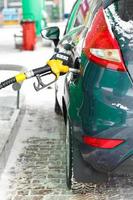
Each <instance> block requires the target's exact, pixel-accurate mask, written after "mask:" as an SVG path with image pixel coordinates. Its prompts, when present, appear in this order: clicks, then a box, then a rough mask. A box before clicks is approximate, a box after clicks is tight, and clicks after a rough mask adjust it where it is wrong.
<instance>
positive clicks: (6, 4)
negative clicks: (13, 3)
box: [4, 0, 8, 8]
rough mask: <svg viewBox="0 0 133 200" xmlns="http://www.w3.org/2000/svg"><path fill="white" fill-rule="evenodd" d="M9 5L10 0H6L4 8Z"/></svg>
mask: <svg viewBox="0 0 133 200" xmlns="http://www.w3.org/2000/svg"><path fill="white" fill-rule="evenodd" d="M7 7H8V0H4V8H7Z"/></svg>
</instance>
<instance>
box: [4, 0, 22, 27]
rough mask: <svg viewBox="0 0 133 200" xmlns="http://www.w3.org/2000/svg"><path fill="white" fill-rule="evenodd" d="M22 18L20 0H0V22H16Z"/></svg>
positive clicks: (7, 23)
mask: <svg viewBox="0 0 133 200" xmlns="http://www.w3.org/2000/svg"><path fill="white" fill-rule="evenodd" d="M21 19H22V2H21V0H0V23H3V24H6V25H10V24H11V25H12V24H18V23H20V20H21Z"/></svg>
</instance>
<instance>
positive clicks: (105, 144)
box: [83, 136, 124, 149]
mask: <svg viewBox="0 0 133 200" xmlns="http://www.w3.org/2000/svg"><path fill="white" fill-rule="evenodd" d="M83 142H84V144H87V145H90V146H92V147H96V148H103V149H113V148H115V147H117V146H118V145H120V144H122V143H123V142H124V140H121V139H120V140H119V139H105V138H96V137H90V136H83Z"/></svg>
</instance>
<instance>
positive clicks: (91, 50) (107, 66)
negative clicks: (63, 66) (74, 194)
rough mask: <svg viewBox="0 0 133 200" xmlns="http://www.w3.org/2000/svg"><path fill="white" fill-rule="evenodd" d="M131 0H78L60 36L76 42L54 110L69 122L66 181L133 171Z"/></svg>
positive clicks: (52, 32) (54, 35)
mask: <svg viewBox="0 0 133 200" xmlns="http://www.w3.org/2000/svg"><path fill="white" fill-rule="evenodd" d="M132 8H133V1H132V0H110V1H109V0H77V1H76V3H75V5H74V7H73V9H72V12H71V15H70V18H69V20H68V23H67V26H66V30H65V33H64V36H63V38H62V39H59V29H58V27H50V28H48V29H47V38H49V39H52V40H53V41H54V43H55V45H56V46H57V47H58V48H59V49H61V48H63V47H64V45H66V44H69V45H72V46H73V60H74V62H73V63H72V67H73V68H76V69H80V72H81V73H80V74H74V73H71V72H70V73H68V74H67V75H63V76H61V77H60V79H59V81H58V82H57V84H56V99H55V100H56V102H55V111H56V112H57V113H60V112H62V114H63V116H64V121H65V124H66V158H67V159H66V172H67V173H66V174H67V185H68V187H69V188H73V187H74V183H75V182H81V183H90V182H91V183H99V182H101V181H103V180H106V178H107V177H108V175H114V174H115V175H121V174H130V173H132V166H133V12H132Z"/></svg>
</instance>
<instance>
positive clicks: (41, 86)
mask: <svg viewBox="0 0 133 200" xmlns="http://www.w3.org/2000/svg"><path fill="white" fill-rule="evenodd" d="M41 77H42V76H40V75H36V79H37V84H36V83H33V86H34V89H35V90H36V91H37V92H38V91H40V90H42V89H44V88H46V87H48V86H49V85H51V84H52V83H54V82H55V81H56V78H55V80H54V81H51V82H50V83H48V84H45V83H43V81H42V79H41Z"/></svg>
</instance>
